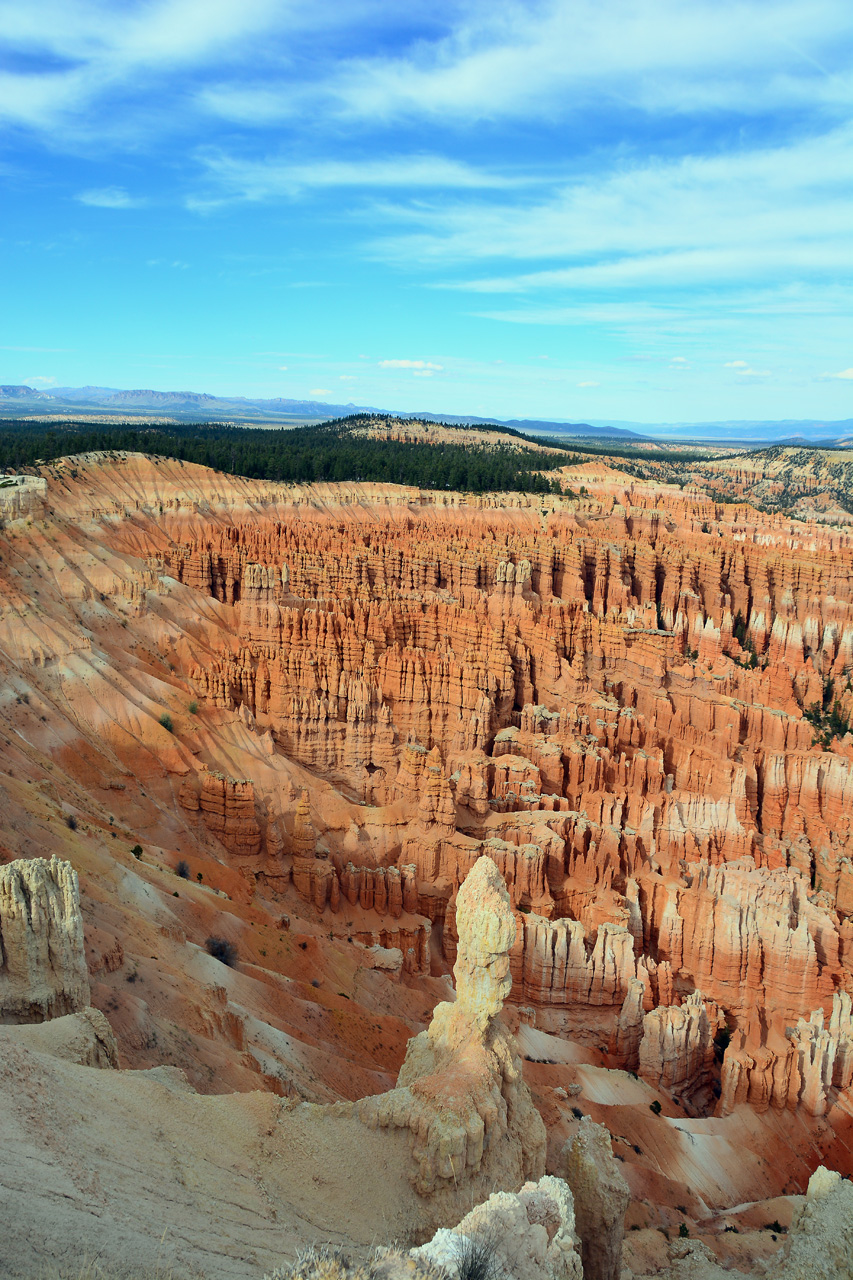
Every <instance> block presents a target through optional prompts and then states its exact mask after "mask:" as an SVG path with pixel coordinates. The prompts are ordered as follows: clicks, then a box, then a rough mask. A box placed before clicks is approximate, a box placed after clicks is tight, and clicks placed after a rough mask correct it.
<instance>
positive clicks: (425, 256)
mask: <svg viewBox="0 0 853 1280" xmlns="http://www.w3.org/2000/svg"><path fill="white" fill-rule="evenodd" d="M851 27H853V23H852V22H851V18H850V13H849V6H848V4H846V3H841V2H837V0H797V2H796V3H789V2H786V0H642V2H640V0H637V2H635V3H629V2H623V0H562V2H561V3H548V2H545V0H543V2H542V3H539V2H534V0H527V2H522V3H506V2H504V0H459V2H458V3H453V2H452V0H431V3H430V4H428V5H427V4H421V3H419V0H410V2H409V3H408V4H406V5H401V4H399V3H389V2H388V0H337V2H334V3H333V2H331V0H326V2H325V3H324V2H323V0H319V2H318V0H311V2H310V3H308V2H306V0H144V2H143V0H28V3H26V4H24V3H21V0H0V33H2V34H0V42H2V45H3V55H4V56H3V65H4V66H5V68H6V70H5V71H4V73H3V75H2V78H0V117H2V136H3V144H2V150H0V180H2V184H3V200H2V218H1V219H0V244H2V298H3V306H2V326H1V327H0V356H2V360H0V382H6V383H9V382H12V383H17V382H28V383H30V384H32V385H35V386H39V387H41V388H43V389H49V388H50V387H51V386H56V385H79V384H85V383H96V384H100V385H110V386H117V387H152V388H156V389H161V390H167V389H187V390H204V391H209V392H213V393H216V394H221V395H227V394H242V395H248V396H279V395H280V396H288V397H294V398H316V399H325V400H328V401H330V402H347V401H353V402H355V403H359V404H376V405H379V406H382V407H388V408H392V407H393V408H401V409H412V410H416V409H429V410H433V411H436V412H448V413H451V412H455V413H472V414H482V415H494V416H499V417H516V416H528V417H530V416H541V417H549V418H558V419H572V420H575V421H580V420H583V419H584V418H589V417H594V418H597V419H604V418H607V417H612V418H614V419H632V420H636V421H646V422H655V421H661V422H665V421H676V420H703V419H714V418H798V417H800V418H805V417H818V418H820V417H823V418H828V419H831V418H842V417H848V416H851V414H853V405H851V400H853V397H851V390H853V342H851V337H853V333H851V321H850V310H851V308H850V303H851V292H850V275H851V257H853V251H851V244H853V241H851V229H853V195H851V183H850V170H851V154H853V151H852V150H851V141H853V125H851V96H853V78H851V76H850V74H849V72H850V54H851V45H853V41H851Z"/></svg>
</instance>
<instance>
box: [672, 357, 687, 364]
mask: <svg viewBox="0 0 853 1280" xmlns="http://www.w3.org/2000/svg"><path fill="white" fill-rule="evenodd" d="M669 362H670V364H687V359H686V357H685V356H670V361H669Z"/></svg>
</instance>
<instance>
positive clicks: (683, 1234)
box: [678, 1222, 690, 1240]
mask: <svg viewBox="0 0 853 1280" xmlns="http://www.w3.org/2000/svg"><path fill="white" fill-rule="evenodd" d="M678 1234H679V1235H680V1236H681V1239H682V1240H686V1239H687V1237H688V1236H689V1235H690V1232H689V1231H688V1229H687V1223H686V1222H682V1223H681V1225H680V1226H679V1228H678Z"/></svg>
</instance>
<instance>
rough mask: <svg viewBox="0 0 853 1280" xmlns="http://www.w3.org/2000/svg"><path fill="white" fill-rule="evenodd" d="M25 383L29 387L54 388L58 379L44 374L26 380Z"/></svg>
mask: <svg viewBox="0 0 853 1280" xmlns="http://www.w3.org/2000/svg"><path fill="white" fill-rule="evenodd" d="M24 383H25V385H26V386H28V387H34V386H40V387H53V386H55V385H56V378H50V377H46V376H45V375H44V374H35V375H34V376H33V377H31V378H24Z"/></svg>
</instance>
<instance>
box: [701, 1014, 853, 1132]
mask: <svg viewBox="0 0 853 1280" xmlns="http://www.w3.org/2000/svg"><path fill="white" fill-rule="evenodd" d="M851 1085H853V1004H852V1003H851V998H850V996H849V995H848V994H847V992H845V991H840V992H836V994H835V995H834V996H833V998H832V1014H831V1016H830V1019H829V1025H828V1026H827V1025H826V1020H825V1017H824V1012H823V1009H816V1010H814V1012H813V1013H812V1014H811V1017H810V1018H809V1019H808V1020H806V1019H805V1018H800V1019H799V1020H798V1021H797V1025H796V1027H794V1028H790V1029H786V1032H785V1034H784V1035H782V1034H781V1033H780V1032H779V1031H775V1032H774V1031H772V1030H771V1031H770V1032H767V1033H765V1034H764V1035H762V1034H761V1032H760V1031H758V1032H757V1033H756V1034H755V1035H754V1036H753V1037H752V1041H751V1043H750V1038H749V1037H748V1036H746V1035H745V1034H738V1035H737V1036H736V1037H735V1038H734V1039H733V1040H732V1041H731V1043H730V1044H729V1046H728V1048H727V1049H726V1053H725V1057H724V1058H723V1069H722V1096H721V1098H720V1113H721V1114H722V1115H729V1114H730V1113H731V1112H732V1110H733V1109H734V1108H735V1106H737V1105H738V1103H742V1102H748V1103H749V1104H750V1105H751V1106H753V1107H754V1108H755V1109H756V1110H757V1111H766V1110H767V1108H768V1107H776V1108H778V1109H782V1108H785V1107H787V1108H789V1109H790V1110H794V1109H795V1108H797V1107H799V1106H801V1107H802V1108H803V1110H804V1111H807V1112H808V1113H809V1115H813V1116H822V1115H824V1114H825V1113H826V1111H827V1109H828V1106H829V1094H830V1091H831V1090H833V1089H843V1090H846V1089H849V1088H850V1086H851Z"/></svg>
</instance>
